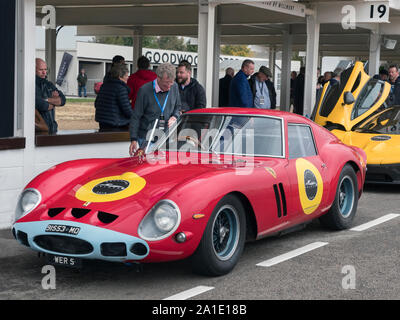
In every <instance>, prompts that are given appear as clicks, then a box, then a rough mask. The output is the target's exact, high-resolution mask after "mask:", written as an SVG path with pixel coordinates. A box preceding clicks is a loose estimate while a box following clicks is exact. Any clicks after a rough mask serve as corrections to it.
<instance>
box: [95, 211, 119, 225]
mask: <svg viewBox="0 0 400 320" xmlns="http://www.w3.org/2000/svg"><path fill="white" fill-rule="evenodd" d="M97 218H98V219H99V220H100V221H101V222H103V223H111V222H113V221H114V220H115V219H117V218H118V216H117V215H115V214H111V213H108V212H103V211H99V213H98V214H97Z"/></svg>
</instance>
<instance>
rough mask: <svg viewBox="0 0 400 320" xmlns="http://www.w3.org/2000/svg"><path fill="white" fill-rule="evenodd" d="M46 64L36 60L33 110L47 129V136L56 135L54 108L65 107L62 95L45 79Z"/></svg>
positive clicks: (56, 125)
mask: <svg viewBox="0 0 400 320" xmlns="http://www.w3.org/2000/svg"><path fill="white" fill-rule="evenodd" d="M46 77H47V64H46V62H44V61H43V60H42V59H39V58H37V59H36V94H35V108H36V110H37V111H38V112H39V113H40V115H41V116H42V118H43V120H44V121H45V122H46V124H47V127H48V128H49V134H55V133H57V129H58V124H57V122H56V117H55V110H54V109H55V107H58V106H63V105H65V101H66V99H65V96H64V94H63V93H62V92H61V91H60V90H58V89H57V88H56V86H55V85H54V84H52V83H51V82H50V81H48V80H47V79H46Z"/></svg>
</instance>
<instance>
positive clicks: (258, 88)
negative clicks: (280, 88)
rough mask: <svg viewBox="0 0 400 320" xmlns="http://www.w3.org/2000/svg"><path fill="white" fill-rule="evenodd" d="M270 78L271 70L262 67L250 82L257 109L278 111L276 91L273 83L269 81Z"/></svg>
mask: <svg viewBox="0 0 400 320" xmlns="http://www.w3.org/2000/svg"><path fill="white" fill-rule="evenodd" d="M270 77H272V73H271V70H270V69H269V68H267V67H266V66H261V68H260V70H259V71H258V72H257V73H256V74H254V75H253V76H252V77H251V78H250V80H249V84H250V88H251V92H252V94H253V99H254V107H255V108H259V109H276V91H275V88H274V84H273V82H272V81H271V80H269V78H270Z"/></svg>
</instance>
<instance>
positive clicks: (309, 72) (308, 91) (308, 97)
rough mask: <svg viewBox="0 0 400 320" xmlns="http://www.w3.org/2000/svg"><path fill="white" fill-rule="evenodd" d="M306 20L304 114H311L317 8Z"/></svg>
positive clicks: (314, 80) (315, 73)
mask: <svg viewBox="0 0 400 320" xmlns="http://www.w3.org/2000/svg"><path fill="white" fill-rule="evenodd" d="M306 20H307V54H306V74H305V84H304V111H303V114H304V115H307V114H308V115H311V112H312V110H313V108H314V105H315V99H316V89H317V68H318V48H319V30H320V24H319V22H318V20H317V8H316V7H315V8H314V14H310V15H307V16H306Z"/></svg>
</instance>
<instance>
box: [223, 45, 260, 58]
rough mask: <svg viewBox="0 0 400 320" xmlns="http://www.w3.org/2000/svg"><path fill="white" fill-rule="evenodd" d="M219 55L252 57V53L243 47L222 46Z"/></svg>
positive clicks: (246, 47)
mask: <svg viewBox="0 0 400 320" xmlns="http://www.w3.org/2000/svg"><path fill="white" fill-rule="evenodd" d="M221 54H226V55H229V56H242V57H253V56H254V52H253V51H251V49H250V48H249V47H248V46H245V45H223V46H221Z"/></svg>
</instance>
